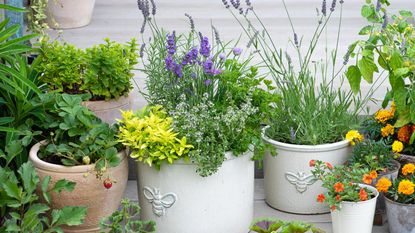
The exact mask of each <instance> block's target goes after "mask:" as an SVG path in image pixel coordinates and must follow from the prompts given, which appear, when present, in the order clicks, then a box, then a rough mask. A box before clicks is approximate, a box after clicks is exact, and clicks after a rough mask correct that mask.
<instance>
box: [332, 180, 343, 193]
mask: <svg viewBox="0 0 415 233" xmlns="http://www.w3.org/2000/svg"><path fill="white" fill-rule="evenodd" d="M334 191H336V193H341V192H343V191H344V185H343V184H342V183H340V182H337V183H335V184H334Z"/></svg>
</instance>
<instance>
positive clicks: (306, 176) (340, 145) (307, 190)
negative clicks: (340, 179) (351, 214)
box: [263, 135, 351, 214]
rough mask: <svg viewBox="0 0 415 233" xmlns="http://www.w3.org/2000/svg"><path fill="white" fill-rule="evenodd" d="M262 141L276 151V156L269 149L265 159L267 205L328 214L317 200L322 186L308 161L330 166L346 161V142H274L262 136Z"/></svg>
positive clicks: (349, 148) (305, 212)
mask: <svg viewBox="0 0 415 233" xmlns="http://www.w3.org/2000/svg"><path fill="white" fill-rule="evenodd" d="M263 140H265V141H266V142H267V143H269V144H271V145H273V146H274V147H275V148H276V150H277V155H276V156H272V155H271V154H270V153H269V152H268V153H267V154H266V155H265V158H264V183H265V201H266V202H267V203H268V205H270V206H271V207H273V208H275V209H278V210H281V211H285V212H290V213H296V214H319V213H328V212H329V211H330V210H329V208H328V206H327V205H323V204H321V203H318V202H317V201H316V198H317V196H318V195H319V194H321V193H324V192H325V189H324V188H322V187H321V184H322V183H321V181H317V180H316V179H315V178H314V176H313V175H312V174H311V170H312V169H311V168H310V166H309V162H310V160H312V159H314V160H321V161H324V162H329V163H331V164H332V165H333V166H335V165H341V164H343V163H345V162H346V160H347V158H348V156H349V154H350V152H351V147H350V145H349V144H350V143H349V141H347V140H345V141H341V142H337V143H332V144H323V145H316V146H304V145H293V144H287V143H281V142H277V141H275V140H272V139H270V138H268V137H267V136H265V135H264V136H263Z"/></svg>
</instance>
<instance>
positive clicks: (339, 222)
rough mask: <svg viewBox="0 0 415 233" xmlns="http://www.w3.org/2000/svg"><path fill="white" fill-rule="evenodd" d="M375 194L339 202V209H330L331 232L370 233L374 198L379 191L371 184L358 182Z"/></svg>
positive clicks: (373, 212) (373, 213) (374, 205)
mask: <svg viewBox="0 0 415 233" xmlns="http://www.w3.org/2000/svg"><path fill="white" fill-rule="evenodd" d="M359 186H360V187H365V188H367V189H369V190H370V191H372V192H373V193H374V194H375V197H373V198H372V199H370V200H367V201H359V202H348V201H343V202H341V203H340V204H341V209H340V210H335V211H331V220H332V224H333V233H372V228H373V218H374V216H375V208H376V200H377V198H378V195H379V192H378V191H377V190H376V189H375V188H374V187H372V186H369V185H365V184H359Z"/></svg>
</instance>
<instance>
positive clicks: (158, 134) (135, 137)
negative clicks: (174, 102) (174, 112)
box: [118, 105, 193, 169]
mask: <svg viewBox="0 0 415 233" xmlns="http://www.w3.org/2000/svg"><path fill="white" fill-rule="evenodd" d="M172 123H173V119H172V118H171V117H169V116H168V115H167V113H166V111H165V110H164V109H163V108H162V106H160V105H156V106H152V107H145V108H143V109H142V110H141V111H137V112H136V113H133V112H132V111H126V112H123V113H122V119H121V120H120V121H119V125H120V126H119V131H120V132H119V134H118V137H119V142H121V143H122V144H123V145H124V146H127V147H128V148H129V149H130V150H131V155H130V156H131V157H132V158H135V159H137V160H138V161H140V162H143V163H146V164H148V165H149V166H152V165H155V166H156V168H157V169H160V166H161V164H162V163H163V162H167V163H169V164H172V163H173V162H174V161H175V160H178V159H181V158H186V159H188V157H187V154H188V153H189V150H190V149H191V148H193V146H192V145H189V144H187V142H186V137H182V138H178V137H177V135H178V133H176V132H174V131H173V125H172Z"/></svg>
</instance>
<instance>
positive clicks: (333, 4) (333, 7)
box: [330, 0, 337, 12]
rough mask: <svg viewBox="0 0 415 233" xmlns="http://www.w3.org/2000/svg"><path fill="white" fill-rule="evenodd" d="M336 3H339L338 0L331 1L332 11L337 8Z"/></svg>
mask: <svg viewBox="0 0 415 233" xmlns="http://www.w3.org/2000/svg"><path fill="white" fill-rule="evenodd" d="M336 3H337V0H333V1H332V2H331V8H330V11H331V12H333V11H334V10H335V9H336Z"/></svg>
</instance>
